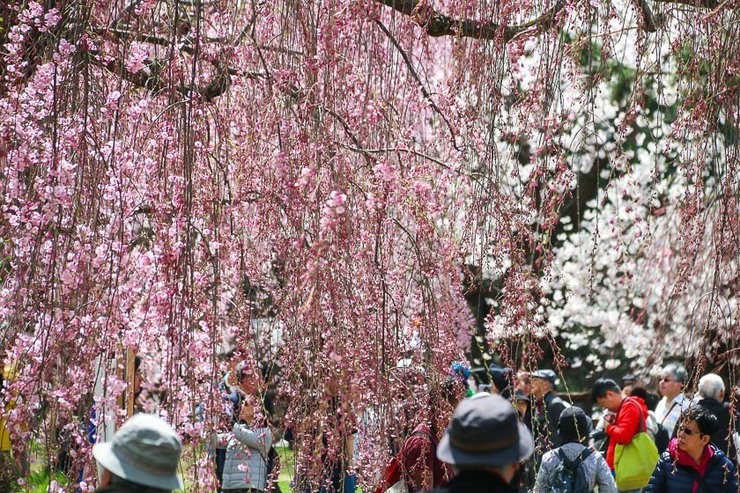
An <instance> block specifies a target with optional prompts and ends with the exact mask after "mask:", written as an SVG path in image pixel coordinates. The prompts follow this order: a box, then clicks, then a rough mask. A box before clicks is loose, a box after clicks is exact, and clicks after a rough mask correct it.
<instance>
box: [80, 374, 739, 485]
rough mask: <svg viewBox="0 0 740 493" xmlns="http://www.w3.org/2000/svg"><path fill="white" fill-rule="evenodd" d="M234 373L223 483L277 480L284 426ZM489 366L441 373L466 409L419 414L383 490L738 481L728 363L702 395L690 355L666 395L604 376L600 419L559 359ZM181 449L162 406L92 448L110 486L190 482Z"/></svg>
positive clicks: (598, 395) (667, 378)
mask: <svg viewBox="0 0 740 493" xmlns="http://www.w3.org/2000/svg"><path fill="white" fill-rule="evenodd" d="M456 373H457V374H459V373H460V372H456ZM235 376H236V386H235V388H234V389H232V388H224V389H223V390H224V401H225V402H226V403H227V404H228V405H227V409H228V414H229V416H230V419H229V422H228V425H227V426H225V427H224V428H223V429H222V430H219V431H217V432H216V433H215V434H214V436H213V441H212V447H213V450H214V458H215V461H216V470H217V476H218V484H219V491H222V492H224V493H263V492H268V491H271V490H272V491H274V490H273V488H275V487H276V486H275V485H276V474H277V469H278V468H279V465H278V464H276V463H275V462H274V461H273V460H272V459H271V451H274V444H273V442H274V441H275V438H274V436H273V432H272V430H271V427H270V426H269V424H268V422H267V421H266V416H265V415H264V414H262V413H261V411H260V410H264V409H265V402H264V401H260V399H264V395H265V392H264V388H260V386H259V385H260V384H259V382H261V381H262V382H263V381H264V380H262V379H260V378H259V375H258V374H257V373H256V370H252V369H250V368H249V367H248V366H245V365H243V364H242V365H239V366H237V368H236V375H235ZM463 376H465V374H463ZM491 376H492V378H491V383H490V384H489V385H488V386H487V387H486V388H485V390H484V391H477V392H476V391H475V390H472V389H467V390H466V391H465V392H457V391H456V389H455V388H454V386H449V385H448V386H445V385H442V387H441V392H440V394H439V395H438V397H439V398H440V399H442V400H444V401H445V402H446V403H447V404H449V406H450V407H449V409H450V410H452V409H454V411H453V412H452V413H451V415H450V414H448V415H447V418H446V419H445V418H444V417H442V416H441V415H440V414H439V413H438V414H436V415H435V416H437V417H436V418H435V420H433V422H430V421H428V420H423V421H420V422H419V423H417V424H416V426H415V427H414V428H413V429H412V430H411V431H410V433H409V434H408V436H407V437H406V438H405V440H404V441H403V443H402V444H401V446H400V447H399V450H398V452H397V454H396V455H395V456H394V457H393V459H392V460H391V461H390V463H389V464H388V467H387V468H386V470H385V471H381V472H379V479H378V484H377V487H375V489H374V493H386V492H389V493H397V492H409V493H413V492H420V491H427V492H428V491H431V492H432V493H458V492H466V493H468V492H481V493H483V492H504V493H523V492H535V493H565V492H593V491H598V492H599V493H617V492H619V493H627V492H645V493H737V492H738V491H739V490H738V479H737V461H738V455H737V448H738V446H737V442H738V441H739V440H740V439H738V435H737V433H733V430H734V427H735V423H736V419H737V416H736V415H735V414H734V413H735V411H734V409H733V407H732V406H731V405H730V404H729V403H727V402H725V385H724V382H723V380H722V378H721V377H719V376H718V375H715V374H712V373H710V374H707V375H704V376H702V377H701V378H700V379H699V381H698V385H697V392H696V394H695V395H693V396H691V395H687V393H686V392H685V390H686V385H687V382H688V377H687V372H686V370H685V368H684V367H682V366H681V365H678V364H670V365H668V366H666V367H665V368H664V369H663V371H662V374H661V378H660V381H659V385H658V388H657V390H658V393H659V394H660V395H659V396H653V395H651V394H650V393H649V392H648V391H647V390H646V389H645V388H644V387H642V386H640V385H638V384H637V382H636V381H635V380H634V378H631V377H629V376H628V377H626V378H624V379H623V380H622V386H620V385H619V384H617V382H616V381H615V380H613V379H609V378H599V379H597V380H596V381H595V382H594V384H593V387H592V389H591V393H590V394H591V395H590V397H591V399H592V401H593V404H595V405H596V406H597V407H598V408H600V409H601V410H602V414H601V415H600V416H598V417H597V418H596V419H593V418H592V417H591V416H589V415H588V414H587V413H586V412H585V411H584V409H582V408H581V407H578V406H576V405H573V404H572V403H571V402H570V399H567V398H566V399H564V398H563V396H561V395H558V392H557V383H558V376H557V374H556V373H555V372H554V371H552V370H549V369H541V370H538V371H534V372H514V371H513V370H506V369H497V370H495V371H493V372H492V375H491ZM453 380H454V379H453ZM478 390H479V389H478ZM435 402H436V401H435ZM439 402H442V401H439ZM180 450H181V445H180V442H179V440H178V438H177V435H176V434H175V432H174V430H172V428H171V427H169V425H167V424H166V423H164V422H163V421H162V420H160V419H159V418H156V417H155V416H153V415H148V414H139V415H136V416H134V417H133V418H131V419H130V420H129V421H127V422H126V423H125V424H124V425H123V426H122V427H121V428H120V430H119V431H118V432H117V433H116V434H115V436H114V437H113V440H112V442H110V443H106V444H97V445H96V446H95V448H94V456H95V458H96V461H97V463H98V470H99V474H98V476H99V480H100V487H101V489H100V490H99V491H100V492H105V493H163V492H165V491H172V490H175V489H178V488H182V482H181V481H180V479H178V478H177V476H176V474H175V472H176V467H177V462H178V458H179V454H180ZM350 455H351V453H350ZM346 465H347V464H343V465H342V467H341V468H340V469H342V471H340V474H339V476H338V477H337V478H332V480H331V481H327V482H326V483H325V485H324V486H322V487H321V490H320V493H324V492H326V493H348V492H354V491H355V485H354V482H350V483H347V482H346V477H345V474H344V472H346V470H347V468H346V467H345V466H346ZM334 479H336V480H334ZM307 493H313V492H307ZM316 493H319V491H317V492H316Z"/></svg>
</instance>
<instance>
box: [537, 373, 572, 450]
mask: <svg viewBox="0 0 740 493" xmlns="http://www.w3.org/2000/svg"><path fill="white" fill-rule="evenodd" d="M530 377H531V383H532V394H531V396H530V397H533V398H534V401H533V406H532V408H533V414H534V416H533V421H534V423H533V424H534V426H533V432H534V434H535V439H536V440H537V447H538V451H539V452H540V453H541V454H544V453H545V452H547V451H548V450H552V449H554V448H557V447H559V446H561V445H562V444H563V439H562V438H561V437H560V433H558V419H560V413H562V412H563V410H565V408H567V407H570V404H569V403H567V402H565V401H564V400H563V399H561V398H560V396H558V395H557V394H556V393H555V381H556V380H557V375H556V374H555V372H554V371H552V370H538V371H535V372H533V373H531V374H530Z"/></svg>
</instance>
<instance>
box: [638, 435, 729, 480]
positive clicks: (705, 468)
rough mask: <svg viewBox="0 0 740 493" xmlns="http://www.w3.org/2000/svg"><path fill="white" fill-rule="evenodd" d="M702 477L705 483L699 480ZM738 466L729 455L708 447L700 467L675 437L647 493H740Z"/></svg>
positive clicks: (661, 457) (664, 454) (659, 463)
mask: <svg viewBox="0 0 740 493" xmlns="http://www.w3.org/2000/svg"><path fill="white" fill-rule="evenodd" d="M699 477H701V478H702V480H700V479H699ZM737 491H738V489H737V478H736V477H735V467H734V466H733V465H732V462H730V460H729V459H728V458H727V457H726V456H725V454H724V453H723V452H722V451H721V450H720V449H718V448H717V447H715V446H714V445H712V444H711V443H710V444H709V445H707V447H706V448H705V449H704V454H703V455H702V457H701V460H700V461H699V463H698V464H697V463H696V462H695V461H694V459H692V458H691V456H689V454H687V453H686V452H684V451H683V450H681V449H679V448H678V439H677V438H674V439H673V440H671V443H670V444H669V445H668V450H666V451H665V452H663V454H662V455H661V456H660V460H659V461H658V465H657V466H656V467H655V471H653V475H652V477H651V478H650V483H649V484H648V485H647V488H645V493H737Z"/></svg>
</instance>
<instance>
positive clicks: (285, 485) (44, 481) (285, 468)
mask: <svg viewBox="0 0 740 493" xmlns="http://www.w3.org/2000/svg"><path fill="white" fill-rule="evenodd" d="M277 451H278V454H280V476H279V477H278V484H279V485H280V490H281V491H282V492H283V493H291V488H290V484H291V482H292V481H293V476H294V475H295V472H294V470H293V451H292V450H291V449H289V448H288V447H278V448H277ZM54 479H56V480H57V482H58V483H59V484H62V485H64V484H66V482H67V481H66V478H65V476H64V475H63V474H61V473H60V474H57V475H56V477H55V478H54ZM50 482H51V478H50V477H49V472H48V470H47V469H46V465H45V464H44V463H42V462H40V461H37V462H35V463H34V464H33V465H32V470H31V475H30V476H29V477H28V478H27V485H28V487H29V488H30V489H29V491H30V493H46V491H47V488H48V486H49V483H50ZM21 491H24V492H25V490H24V489H21ZM0 493H5V492H0Z"/></svg>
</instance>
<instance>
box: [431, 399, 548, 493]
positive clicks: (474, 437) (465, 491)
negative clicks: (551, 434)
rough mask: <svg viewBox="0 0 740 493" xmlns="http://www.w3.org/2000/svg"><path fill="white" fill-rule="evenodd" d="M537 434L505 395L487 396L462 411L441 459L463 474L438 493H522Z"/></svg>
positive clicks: (447, 434) (446, 438)
mask: <svg viewBox="0 0 740 493" xmlns="http://www.w3.org/2000/svg"><path fill="white" fill-rule="evenodd" d="M533 450H534V442H533V441H532V435H531V434H530V433H529V430H527V427H526V426H524V424H522V423H521V422H520V421H519V418H518V417H517V412H516V411H515V410H514V407H513V406H512V405H511V402H509V401H507V400H506V399H504V398H503V397H501V396H500V395H491V394H488V393H485V392H481V393H479V394H476V395H475V396H473V397H471V398H469V399H465V400H463V401H462V402H460V404H459V405H458V406H457V408H456V409H455V412H454V413H453V415H452V421H451V422H450V426H449V427H448V428H447V431H446V432H445V434H444V436H443V437H442V440H441V441H440V442H439V446H438V447H437V458H438V459H439V460H441V461H444V462H446V463H447V464H452V465H453V466H454V467H455V469H456V470H457V471H458V474H457V475H456V476H455V477H454V478H452V480H450V481H449V482H448V483H446V484H444V485H442V486H439V487H438V488H436V489H434V490H432V493H469V492H472V491H474V492H476V493H487V492H490V493H516V492H517V491H518V489H517V485H516V484H515V483H516V481H515V477H516V475H517V471H518V470H519V464H520V462H522V461H523V460H525V459H527V458H528V457H529V456H530V455H532V451H533Z"/></svg>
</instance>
